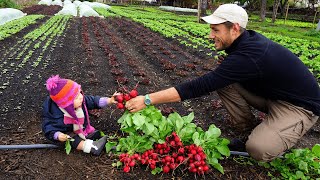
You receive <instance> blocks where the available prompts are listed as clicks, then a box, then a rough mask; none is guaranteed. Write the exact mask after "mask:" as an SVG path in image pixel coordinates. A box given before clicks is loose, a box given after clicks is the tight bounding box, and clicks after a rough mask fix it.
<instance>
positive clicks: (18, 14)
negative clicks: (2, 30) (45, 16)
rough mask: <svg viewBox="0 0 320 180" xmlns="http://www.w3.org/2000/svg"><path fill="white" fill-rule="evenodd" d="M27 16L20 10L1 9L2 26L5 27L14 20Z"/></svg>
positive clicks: (0, 23) (0, 22) (0, 19)
mask: <svg viewBox="0 0 320 180" xmlns="http://www.w3.org/2000/svg"><path fill="white" fill-rule="evenodd" d="M25 15H27V14H26V13H23V12H22V11H20V10H18V9H13V8H1V9H0V17H1V18H0V25H3V24H5V23H7V22H9V21H12V20H14V19H19V18H22V17H23V16H25Z"/></svg>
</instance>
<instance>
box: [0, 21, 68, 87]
mask: <svg viewBox="0 0 320 180" xmlns="http://www.w3.org/2000/svg"><path fill="white" fill-rule="evenodd" d="M68 19H69V17H63V16H54V17H52V18H51V19H50V20H48V21H47V23H46V24H44V25H42V26H41V27H40V28H38V29H36V30H34V31H32V32H30V33H28V34H27V35H26V36H25V37H24V40H23V41H21V44H20V47H21V49H23V51H21V52H19V54H17V53H16V54H14V56H13V57H9V58H8V61H7V63H4V66H5V67H4V69H6V70H7V71H2V72H1V73H0V78H1V82H0V83H1V84H2V85H1V87H0V88H1V91H0V93H2V91H3V90H4V89H6V88H7V87H8V86H9V85H11V84H15V83H22V84H26V83H28V82H29V81H30V79H31V77H32V76H33V75H34V71H35V69H36V68H37V67H38V65H39V64H40V63H41V62H42V59H43V56H44V55H45V54H48V53H49V52H50V51H52V49H53V48H54V47H55V46H56V44H57V38H58V37H59V36H61V34H62V33H63V30H64V29H65V26H66V23H67V21H68ZM48 60H49V58H48V57H47V58H46V61H48ZM8 63H10V64H8ZM6 65H7V66H6ZM8 66H9V67H8ZM26 66H27V67H26ZM20 71H21V72H20ZM16 73H22V74H25V77H20V78H19V79H18V78H16V76H15V74H16Z"/></svg>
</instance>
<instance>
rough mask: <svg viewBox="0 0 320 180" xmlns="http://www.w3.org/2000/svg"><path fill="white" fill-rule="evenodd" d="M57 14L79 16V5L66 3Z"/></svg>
mask: <svg viewBox="0 0 320 180" xmlns="http://www.w3.org/2000/svg"><path fill="white" fill-rule="evenodd" d="M56 15H71V16H77V7H76V5H75V4H73V3H71V4H65V5H64V6H63V8H62V9H61V10H60V11H59V12H58V13H57V14H56Z"/></svg>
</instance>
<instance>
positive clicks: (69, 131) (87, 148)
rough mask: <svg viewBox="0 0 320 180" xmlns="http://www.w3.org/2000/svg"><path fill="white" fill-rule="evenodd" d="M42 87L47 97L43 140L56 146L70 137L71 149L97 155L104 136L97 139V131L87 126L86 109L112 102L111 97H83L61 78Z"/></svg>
mask: <svg viewBox="0 0 320 180" xmlns="http://www.w3.org/2000/svg"><path fill="white" fill-rule="evenodd" d="M46 87H47V90H48V91H49V94H50V96H49V97H47V99H46V100H45V102H44V104H43V111H42V118H43V122H42V131H43V132H44V134H45V137H46V138H47V139H49V140H50V141H52V142H54V143H58V144H60V143H63V144H64V142H65V141H67V140H68V139H71V138H72V139H73V141H70V143H71V147H72V149H77V150H82V151H83V152H85V153H92V154H94V155H99V154H100V153H101V151H102V150H103V149H104V146H105V144H106V141H107V136H103V137H101V135H100V132H99V131H98V130H95V128H94V127H92V126H91V125H90V119H89V115H88V110H91V109H101V108H103V107H105V106H107V105H108V104H113V103H116V101H115V99H114V96H112V97H111V98H108V97H99V96H87V95H84V93H83V91H82V90H81V86H80V85H79V84H78V83H76V82H74V81H72V80H70V79H62V78H60V77H59V75H56V76H52V77H50V78H49V79H48V80H47V82H46ZM115 95H116V94H115Z"/></svg>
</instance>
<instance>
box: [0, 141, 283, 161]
mask: <svg viewBox="0 0 320 180" xmlns="http://www.w3.org/2000/svg"><path fill="white" fill-rule="evenodd" d="M58 147H59V146H57V145H54V144H18V145H0V150H8V149H51V148H58ZM112 149H116V148H115V147H113V148H112ZM230 154H231V155H237V156H246V157H249V156H250V155H249V154H248V153H247V152H240V151H230ZM278 157H279V158H283V156H278Z"/></svg>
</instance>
